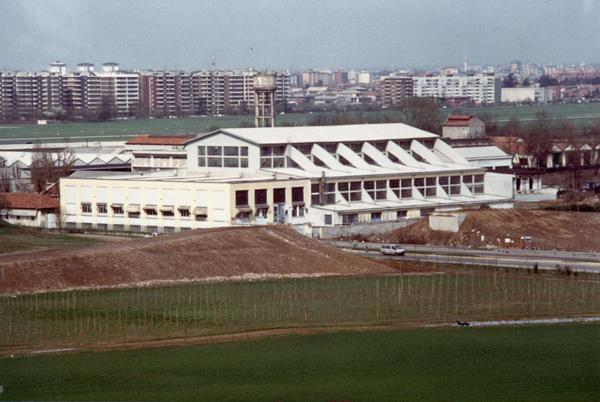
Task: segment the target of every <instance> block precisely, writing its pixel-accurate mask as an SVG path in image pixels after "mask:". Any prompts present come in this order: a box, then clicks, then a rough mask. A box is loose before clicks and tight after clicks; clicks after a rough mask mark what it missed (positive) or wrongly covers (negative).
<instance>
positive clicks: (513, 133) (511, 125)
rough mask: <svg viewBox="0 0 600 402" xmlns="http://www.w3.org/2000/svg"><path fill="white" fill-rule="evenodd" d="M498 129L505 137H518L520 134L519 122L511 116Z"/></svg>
mask: <svg viewBox="0 0 600 402" xmlns="http://www.w3.org/2000/svg"><path fill="white" fill-rule="evenodd" d="M500 131H501V133H502V135H505V136H507V137H520V136H521V135H522V128H521V122H520V121H519V119H517V118H516V117H514V116H513V117H511V118H510V120H509V121H508V122H507V123H506V124H504V125H503V126H502V128H501V130H500Z"/></svg>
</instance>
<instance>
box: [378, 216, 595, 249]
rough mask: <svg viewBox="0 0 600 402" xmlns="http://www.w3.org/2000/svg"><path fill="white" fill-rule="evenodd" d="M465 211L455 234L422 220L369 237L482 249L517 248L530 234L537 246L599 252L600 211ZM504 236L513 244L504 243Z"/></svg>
mask: <svg viewBox="0 0 600 402" xmlns="http://www.w3.org/2000/svg"><path fill="white" fill-rule="evenodd" d="M465 213H466V217H465V220H464V222H463V223H462V225H461V227H460V230H459V231H458V233H451V232H441V231H436V230H431V229H430V228H429V223H428V221H427V220H426V219H424V220H422V221H420V222H417V223H416V224H414V225H411V226H408V227H406V228H402V229H398V230H395V231H393V232H390V233H388V234H385V235H380V236H378V239H375V238H372V240H383V241H387V242H397V243H407V244H433V245H446V246H458V247H478V248H485V247H520V243H521V240H520V239H521V236H531V238H532V243H531V245H532V247H533V248H536V249H543V250H553V249H557V250H570V251H600V236H599V233H600V229H599V228H600V214H597V213H586V212H557V211H536V210H524V209H485V210H474V211H465ZM505 239H510V240H511V241H513V243H510V244H509V243H506V241H505Z"/></svg>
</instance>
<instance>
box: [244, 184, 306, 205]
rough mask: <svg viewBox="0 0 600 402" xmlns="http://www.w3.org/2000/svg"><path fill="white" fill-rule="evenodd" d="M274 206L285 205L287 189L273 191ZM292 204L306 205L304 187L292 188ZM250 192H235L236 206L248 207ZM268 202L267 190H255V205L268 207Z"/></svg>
mask: <svg viewBox="0 0 600 402" xmlns="http://www.w3.org/2000/svg"><path fill="white" fill-rule="evenodd" d="M272 192H273V193H272V195H273V204H285V203H286V202H287V200H286V189H285V188H283V187H282V188H274V189H273V190H272ZM291 192H292V200H291V201H292V203H293V204H304V187H292V191H291ZM248 193H249V190H237V191H236V192H235V206H236V208H239V207H247V206H248V205H250V203H249V195H248ZM267 204H268V202H267V189H257V190H254V205H257V206H266V205H267Z"/></svg>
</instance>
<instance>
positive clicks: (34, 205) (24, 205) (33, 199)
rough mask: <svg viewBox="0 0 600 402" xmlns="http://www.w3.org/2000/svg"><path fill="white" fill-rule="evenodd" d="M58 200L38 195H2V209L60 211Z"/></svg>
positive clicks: (0, 204) (0, 203)
mask: <svg viewBox="0 0 600 402" xmlns="http://www.w3.org/2000/svg"><path fill="white" fill-rule="evenodd" d="M59 205H60V203H59V201H58V198H54V197H50V196H49V195H46V194H37V193H0V208H9V209H58V208H59Z"/></svg>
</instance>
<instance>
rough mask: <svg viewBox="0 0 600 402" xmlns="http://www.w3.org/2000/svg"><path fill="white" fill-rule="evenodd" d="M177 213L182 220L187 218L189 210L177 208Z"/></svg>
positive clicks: (187, 208)
mask: <svg viewBox="0 0 600 402" xmlns="http://www.w3.org/2000/svg"><path fill="white" fill-rule="evenodd" d="M177 210H178V211H179V216H181V217H183V218H188V217H189V216H190V208H189V207H179V208H177Z"/></svg>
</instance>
